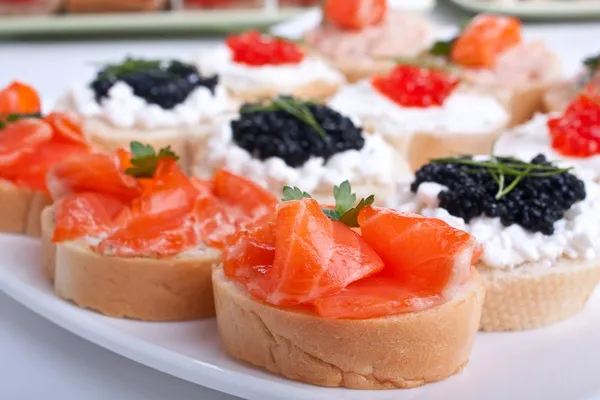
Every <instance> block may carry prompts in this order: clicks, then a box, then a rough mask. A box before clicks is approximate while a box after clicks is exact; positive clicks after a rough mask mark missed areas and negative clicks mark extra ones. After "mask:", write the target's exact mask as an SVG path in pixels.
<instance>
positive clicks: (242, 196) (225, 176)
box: [213, 169, 278, 218]
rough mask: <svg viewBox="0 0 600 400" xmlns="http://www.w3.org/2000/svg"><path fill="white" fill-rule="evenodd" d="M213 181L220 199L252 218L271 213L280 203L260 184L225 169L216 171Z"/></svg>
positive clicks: (215, 191)
mask: <svg viewBox="0 0 600 400" xmlns="http://www.w3.org/2000/svg"><path fill="white" fill-rule="evenodd" d="M213 182H214V193H215V195H216V196H217V197H218V198H219V199H221V200H223V201H224V202H226V203H228V204H229V205H230V206H231V207H238V208H239V209H240V210H241V211H242V212H243V213H244V214H245V215H248V216H249V217H252V218H255V217H256V218H260V217H263V216H265V215H267V214H270V213H271V212H272V211H273V209H274V208H275V206H276V205H277V203H278V201H277V198H276V197H275V196H274V195H273V194H272V193H270V192H268V191H267V190H265V189H263V188H262V187H261V186H260V185H258V184H256V183H254V182H252V181H249V180H248V179H245V178H243V177H241V176H239V175H235V174H232V173H231V172H229V171H226V170H224V169H220V170H218V171H217V172H216V173H215V176H214V178H213Z"/></svg>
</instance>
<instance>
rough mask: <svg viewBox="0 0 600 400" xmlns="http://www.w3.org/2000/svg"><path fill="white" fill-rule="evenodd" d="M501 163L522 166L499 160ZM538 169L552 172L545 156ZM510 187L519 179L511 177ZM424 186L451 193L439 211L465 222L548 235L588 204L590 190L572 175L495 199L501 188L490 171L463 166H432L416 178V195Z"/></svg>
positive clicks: (533, 180) (532, 182)
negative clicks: (478, 220) (493, 221)
mask: <svg viewBox="0 0 600 400" xmlns="http://www.w3.org/2000/svg"><path fill="white" fill-rule="evenodd" d="M497 159H498V161H499V162H511V163H514V162H518V161H517V160H514V159H507V158H502V157H498V158H497ZM531 163H533V164H539V165H546V166H551V164H550V163H549V162H548V161H547V160H546V158H545V157H544V156H543V155H538V156H537V157H535V158H533V159H532V160H531ZM505 179H506V182H505V184H506V185H507V186H508V185H510V183H511V182H512V181H513V180H514V179H515V176H510V175H506V176H505ZM423 182H436V183H439V184H441V185H444V186H446V187H447V188H448V190H444V191H442V192H440V194H439V195H438V199H439V202H440V207H442V208H444V209H446V210H447V211H448V212H449V213H450V214H452V215H454V216H457V217H460V218H463V219H464V220H465V221H466V222H469V221H470V220H471V219H473V218H475V217H479V216H487V217H492V218H493V217H498V218H500V221H501V222H502V224H503V225H504V226H510V225H512V224H518V225H520V226H522V227H523V228H525V229H527V230H529V231H532V232H541V233H543V234H544V235H552V234H553V233H554V222H556V221H558V220H559V219H561V218H563V216H564V214H565V212H566V211H567V210H568V209H569V208H571V206H572V205H573V204H574V203H576V202H578V201H581V200H584V199H585V196H586V192H585V184H584V183H583V181H581V180H580V179H578V178H577V177H576V176H575V175H573V174H571V173H569V172H562V173H559V174H555V175H551V176H544V177H525V178H523V179H522V180H521V181H520V182H519V183H518V184H517V185H516V186H515V187H514V189H513V190H512V191H510V192H509V193H508V194H506V195H504V196H502V197H501V198H500V199H496V194H497V193H498V183H497V182H496V181H495V180H494V178H493V177H492V175H491V174H490V172H489V170H488V169H487V168H484V167H474V166H471V165H464V164H460V163H430V164H427V165H425V166H424V167H422V168H421V169H419V170H418V171H417V172H416V175H415V181H414V182H413V183H412V185H411V190H412V191H413V192H416V191H417V189H418V187H419V185H420V184H421V183H423Z"/></svg>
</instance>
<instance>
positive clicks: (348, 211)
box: [281, 181, 375, 228]
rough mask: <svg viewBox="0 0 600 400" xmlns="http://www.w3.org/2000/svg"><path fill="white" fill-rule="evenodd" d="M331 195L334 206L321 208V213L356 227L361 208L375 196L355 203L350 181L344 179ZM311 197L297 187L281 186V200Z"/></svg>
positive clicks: (371, 202) (367, 204)
mask: <svg viewBox="0 0 600 400" xmlns="http://www.w3.org/2000/svg"><path fill="white" fill-rule="evenodd" d="M333 197H334V198H335V208H333V209H330V208H323V209H322V210H323V213H325V215H327V216H328V217H329V219H332V220H334V221H340V222H342V223H344V224H346V225H348V226H349V227H351V228H357V227H358V214H359V213H360V210H362V209H363V208H365V207H367V206H370V205H371V204H373V202H374V201H375V196H374V195H370V196H369V197H366V198H363V199H360V200H359V202H358V204H357V203H356V194H355V193H352V187H351V186H350V182H348V181H344V182H342V183H341V184H340V185H339V186H334V188H333ZM304 198H311V196H310V194H308V193H306V192H303V191H302V190H301V189H299V188H297V187H293V188H292V187H289V186H286V187H284V188H283V198H282V199H281V200H282V201H293V200H302V199H304Z"/></svg>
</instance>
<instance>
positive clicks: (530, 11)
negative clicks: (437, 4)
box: [450, 0, 600, 19]
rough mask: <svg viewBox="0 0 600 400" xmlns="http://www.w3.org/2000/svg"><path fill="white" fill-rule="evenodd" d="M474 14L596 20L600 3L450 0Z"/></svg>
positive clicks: (551, 0) (574, 0)
mask: <svg viewBox="0 0 600 400" xmlns="http://www.w3.org/2000/svg"><path fill="white" fill-rule="evenodd" d="M450 1H451V2H453V3H454V4H456V5H458V6H459V7H462V8H464V9H465V10H469V11H472V12H476V13H480V12H488V13H497V14H508V15H514V16H517V17H523V18H529V19H565V18H594V17H598V16H600V2H598V1H595V0H591V1H577V0H547V1H499V0H492V1H490V0H450Z"/></svg>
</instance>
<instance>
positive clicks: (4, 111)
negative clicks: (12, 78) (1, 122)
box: [0, 82, 42, 117]
mask: <svg viewBox="0 0 600 400" xmlns="http://www.w3.org/2000/svg"><path fill="white" fill-rule="evenodd" d="M41 110H42V105H41V101H40V97H39V95H38V93H37V92H36V91H35V89H33V88H32V87H31V86H29V85H26V84H24V83H21V82H13V83H11V84H10V85H8V86H7V87H6V88H4V89H2V90H0V117H1V116H7V115H9V114H38V113H40V112H41Z"/></svg>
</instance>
